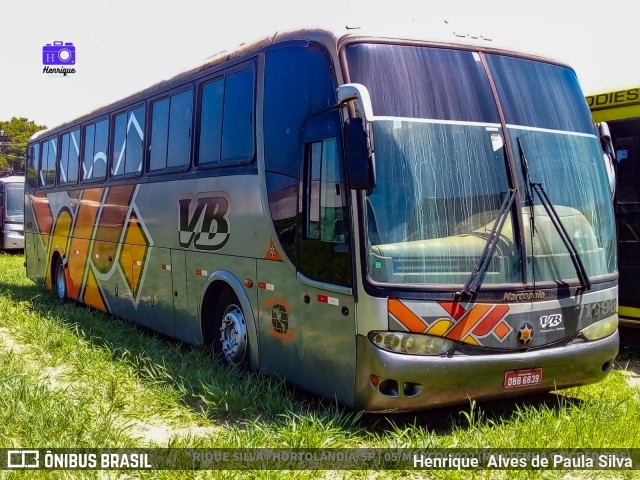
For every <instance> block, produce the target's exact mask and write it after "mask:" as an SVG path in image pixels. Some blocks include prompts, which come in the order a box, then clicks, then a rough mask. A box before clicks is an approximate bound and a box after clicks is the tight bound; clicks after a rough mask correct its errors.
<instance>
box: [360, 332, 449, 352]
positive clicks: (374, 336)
mask: <svg viewBox="0 0 640 480" xmlns="http://www.w3.org/2000/svg"><path fill="white" fill-rule="evenodd" d="M368 337H369V341H370V342H371V343H373V344H374V345H375V346H377V347H380V348H382V349H383V350H387V351H389V352H395V353H407V354H409V355H442V354H443V353H447V352H448V351H449V350H451V348H452V347H453V344H454V343H455V342H454V341H453V340H449V339H448V338H442V337H433V336H431V335H421V334H415V333H403V332H369V335H368Z"/></svg>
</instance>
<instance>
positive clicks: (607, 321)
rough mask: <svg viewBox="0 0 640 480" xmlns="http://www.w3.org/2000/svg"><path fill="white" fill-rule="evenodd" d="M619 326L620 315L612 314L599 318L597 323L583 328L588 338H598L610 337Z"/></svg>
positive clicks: (583, 332)
mask: <svg viewBox="0 0 640 480" xmlns="http://www.w3.org/2000/svg"><path fill="white" fill-rule="evenodd" d="M616 328H618V315H611V316H610V317H607V318H604V319H602V320H598V321H597V322H596V323H594V324H591V325H589V326H588V327H587V328H585V329H584V330H582V334H583V335H584V336H585V337H586V338H587V340H598V339H600V338H604V337H608V336H609V335H611V334H612V333H613V332H615V331H616Z"/></svg>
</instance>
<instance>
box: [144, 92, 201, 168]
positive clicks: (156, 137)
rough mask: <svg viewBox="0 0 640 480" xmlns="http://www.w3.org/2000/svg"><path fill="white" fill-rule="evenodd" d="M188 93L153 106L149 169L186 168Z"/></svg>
mask: <svg viewBox="0 0 640 480" xmlns="http://www.w3.org/2000/svg"><path fill="white" fill-rule="evenodd" d="M192 102H193V94H192V93H191V91H187V92H182V93H179V94H177V95H173V96H172V97H171V98H166V99H163V100H160V101H158V102H156V103H154V104H153V107H152V120H151V153H150V156H149V169H150V170H152V171H153V170H162V169H164V168H172V167H182V166H186V165H189V162H190V156H191V119H192V115H191V114H192Z"/></svg>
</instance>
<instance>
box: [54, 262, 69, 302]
mask: <svg viewBox="0 0 640 480" xmlns="http://www.w3.org/2000/svg"><path fill="white" fill-rule="evenodd" d="M56 292H57V293H58V298H59V299H61V300H64V299H65V298H67V284H66V279H65V278H64V267H63V266H62V264H61V263H59V264H58V268H56Z"/></svg>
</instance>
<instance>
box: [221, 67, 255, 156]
mask: <svg viewBox="0 0 640 480" xmlns="http://www.w3.org/2000/svg"><path fill="white" fill-rule="evenodd" d="M253 123H254V122H253V70H243V71H241V72H238V73H234V74H233V75H229V76H228V77H227V80H226V83H225V92H224V118H223V121H222V161H223V162H243V161H246V160H250V159H251V157H253Z"/></svg>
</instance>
